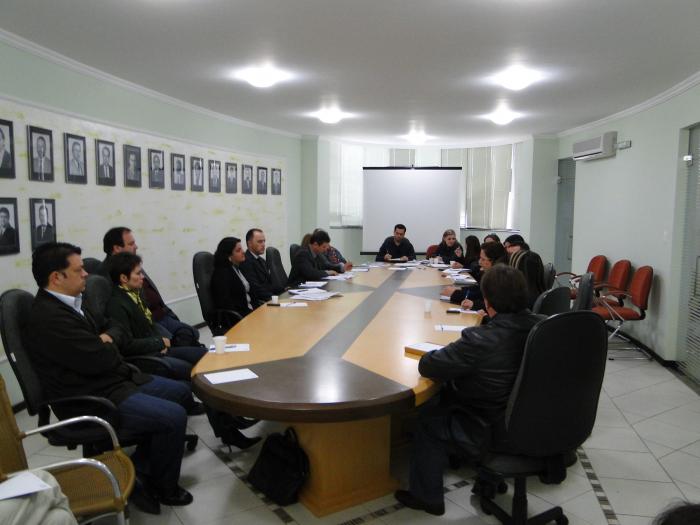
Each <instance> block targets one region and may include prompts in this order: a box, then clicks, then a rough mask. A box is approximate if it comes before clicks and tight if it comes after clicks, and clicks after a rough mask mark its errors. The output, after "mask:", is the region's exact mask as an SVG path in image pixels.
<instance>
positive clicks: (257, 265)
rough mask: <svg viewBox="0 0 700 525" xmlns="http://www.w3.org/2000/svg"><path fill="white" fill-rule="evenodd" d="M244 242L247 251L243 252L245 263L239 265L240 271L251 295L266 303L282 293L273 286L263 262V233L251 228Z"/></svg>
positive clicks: (266, 266) (268, 270)
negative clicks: (249, 288) (246, 281)
mask: <svg viewBox="0 0 700 525" xmlns="http://www.w3.org/2000/svg"><path fill="white" fill-rule="evenodd" d="M245 242H246V245H247V246H248V249H247V250H246V252H245V261H243V263H242V264H241V271H242V272H243V275H244V276H245V278H246V279H247V280H248V283H249V284H250V287H251V289H252V292H253V295H254V296H255V297H257V298H258V299H259V300H260V301H263V302H267V301H269V300H270V297H272V296H273V295H279V294H281V293H282V292H284V288H283V287H281V286H275V284H274V283H273V282H272V273H271V272H270V268H269V266H268V265H267V261H266V260H265V258H264V256H265V232H263V231H262V230H261V229H260V228H251V229H250V230H248V233H246V234H245Z"/></svg>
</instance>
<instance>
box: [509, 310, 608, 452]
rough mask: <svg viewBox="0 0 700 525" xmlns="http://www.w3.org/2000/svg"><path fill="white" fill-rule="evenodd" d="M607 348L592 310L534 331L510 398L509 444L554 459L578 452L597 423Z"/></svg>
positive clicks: (551, 320)
mask: <svg viewBox="0 0 700 525" xmlns="http://www.w3.org/2000/svg"><path fill="white" fill-rule="evenodd" d="M607 350H608V338H607V330H606V329H605V323H604V322H603V320H602V319H601V317H600V316H599V315H597V314H595V313H593V312H585V311H581V312H567V313H563V314H557V315H554V316H552V317H548V318H547V319H545V320H544V321H541V322H540V323H538V324H537V325H536V326H535V327H534V328H533V329H532V331H531V332H530V335H529V336H528V338H527V343H526V344H525V352H524V354H523V360H522V364H521V366H520V371H519V372H518V376H517V378H516V380H515V386H514V387H513V391H512V393H511V395H510V399H509V400H508V407H507V409H506V428H507V438H508V442H509V443H511V444H512V445H513V446H514V447H515V448H516V451H515V452H517V453H521V454H524V455H528V456H536V457H542V456H552V455H557V454H562V453H565V452H570V451H572V450H576V448H577V447H578V446H579V445H581V443H583V442H584V441H585V440H586V438H588V436H589V435H590V433H591V431H592V429H593V424H594V423H595V418H596V411H597V409H598V398H599V396H600V390H601V387H602V385H603V375H604V373H605V362H606V356H607Z"/></svg>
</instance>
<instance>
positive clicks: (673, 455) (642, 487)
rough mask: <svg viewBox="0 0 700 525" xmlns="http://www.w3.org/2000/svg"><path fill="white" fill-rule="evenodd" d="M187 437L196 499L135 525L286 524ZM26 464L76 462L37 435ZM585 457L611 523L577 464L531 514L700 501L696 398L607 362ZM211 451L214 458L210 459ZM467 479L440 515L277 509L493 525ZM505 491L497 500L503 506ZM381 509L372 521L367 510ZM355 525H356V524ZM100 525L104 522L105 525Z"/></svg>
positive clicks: (138, 517) (199, 422) (640, 368)
mask: <svg viewBox="0 0 700 525" xmlns="http://www.w3.org/2000/svg"><path fill="white" fill-rule="evenodd" d="M17 419H18V423H19V426H20V428H31V427H32V426H34V425H35V424H36V422H35V420H33V419H32V418H30V417H29V416H28V415H27V414H26V412H23V413H21V414H19V415H18V418H17ZM189 427H190V430H191V431H193V432H196V433H197V434H198V435H199V436H200V438H201V440H200V445H199V446H198V448H197V450H196V451H195V452H193V453H188V454H187V455H186V456H185V458H184V461H183V465H182V477H181V483H182V484H183V485H184V486H185V487H187V488H188V490H190V491H191V492H192V493H193V495H194V503H193V504H192V505H190V506H188V507H176V508H169V507H164V508H163V512H162V514H161V515H160V516H150V515H146V514H142V513H139V512H138V511H137V510H134V511H132V517H131V523H132V524H133V525H140V524H149V525H224V524H245V525H281V524H282V523H284V521H283V520H282V519H281V518H280V517H279V516H278V515H276V514H275V513H274V512H273V510H272V509H271V508H270V507H268V506H267V505H265V504H264V502H263V501H262V500H261V499H260V498H259V497H258V496H256V495H255V494H254V493H253V492H252V491H251V490H250V489H249V488H248V487H247V486H246V485H245V483H244V482H243V481H241V480H240V479H239V478H238V477H237V476H236V475H235V474H234V472H233V471H232V469H231V468H229V467H228V466H227V465H226V464H225V463H224V462H223V461H222V459H221V455H222V454H224V455H225V454H227V449H226V448H223V449H221V447H220V445H219V441H218V440H217V439H216V438H215V437H214V436H213V434H212V431H211V428H210V427H209V425H208V423H207V421H206V418H205V417H204V416H198V417H191V418H190V420H189ZM279 429H280V426H279V425H277V424H274V423H265V422H264V423H261V424H258V425H256V426H255V427H253V428H251V429H250V430H248V431H246V433H247V434H249V435H252V434H260V435H264V434H267V433H269V432H272V431H276V430H279ZM25 449H26V451H27V455H28V456H29V462H30V465H31V466H32V467H36V466H41V465H45V464H48V463H51V462H55V461H58V460H60V458H62V457H66V456H71V457H74V456H76V454H75V453H74V452H69V451H66V450H65V449H60V448H54V447H51V446H48V445H47V444H46V442H45V441H44V439H43V438H42V437H41V436H32V437H31V438H28V439H27V440H26V441H25ZM583 450H584V452H585V455H586V456H587V457H588V459H589V460H590V463H591V465H592V467H593V471H594V472H595V476H597V478H598V479H599V481H600V485H601V487H602V490H603V491H604V492H605V495H606V496H607V498H608V500H609V502H610V505H611V507H612V510H613V511H614V513H615V515H616V517H617V522H615V521H608V519H607V518H606V517H605V515H604V514H603V511H602V509H601V505H600V503H599V500H598V498H597V497H596V494H595V493H594V491H593V488H592V485H591V482H590V481H589V477H587V474H586V472H585V471H584V469H583V468H582V466H581V464H580V463H577V464H576V465H575V466H573V467H572V468H570V469H569V472H568V476H567V479H566V480H565V481H564V482H563V483H562V484H561V485H543V484H541V483H539V481H536V480H532V479H531V480H528V489H529V493H530V496H529V498H528V501H529V504H530V510H531V512H532V513H537V512H540V511H542V510H544V509H546V508H549V507H551V506H552V505H562V506H563V508H564V510H565V512H566V514H567V516H568V517H569V522H570V523H571V525H607V524H608V523H619V524H621V525H642V524H648V523H650V521H651V520H650V517H652V516H655V515H656V514H657V513H658V512H659V511H660V510H662V509H663V508H664V507H666V506H667V505H669V504H671V503H674V502H678V501H680V500H683V499H688V500H691V501H696V502H697V501H700V397H699V396H698V395H697V394H696V393H695V392H694V391H693V390H692V389H691V388H689V387H688V386H686V385H685V384H684V383H683V381H681V380H680V379H679V378H678V377H677V376H676V375H675V374H674V373H673V372H671V371H669V370H667V369H665V368H663V367H662V366H660V365H659V364H657V363H655V362H649V361H623V360H618V361H608V364H607V370H606V375H605V382H604V387H603V392H602V394H601V400H600V406H599V410H598V418H597V421H596V426H595V428H594V430H593V434H592V435H591V437H590V438H589V439H588V441H587V442H586V443H585V444H584V445H583ZM258 451H259V446H256V447H254V448H253V450H252V451H245V452H234V453H233V454H232V455H231V456H228V460H229V462H231V463H232V464H233V465H235V466H236V467H237V468H236V469H235V470H237V471H239V472H241V471H242V472H247V471H248V470H249V468H250V466H251V465H252V463H253V462H254V461H255V457H256V455H257V453H258ZM217 453H218V454H219V455H217ZM407 464H408V450H403V449H401V450H396V451H395V452H394V456H393V457H392V466H393V470H394V474H395V475H396V477H397V478H398V479H400V480H401V482H402V483H403V484H404V485H405V483H406V479H407V475H406V473H407ZM472 475H473V473H472V472H471V471H470V470H469V469H467V468H464V469H462V470H460V471H456V472H455V471H449V472H447V473H446V475H445V485H446V488H447V490H449V492H447V494H446V513H445V515H444V516H441V517H434V516H429V515H427V514H425V513H422V512H416V511H413V510H410V509H406V508H398V509H397V508H396V507H395V503H396V502H395V501H394V499H393V497H392V496H391V495H388V496H385V497H383V498H380V499H378V500H374V501H370V502H367V503H365V504H363V505H358V506H356V507H353V508H351V509H348V510H345V511H342V512H338V513H336V514H333V515H331V516H327V517H325V518H323V519H317V518H315V517H314V516H313V515H312V514H311V513H310V512H309V511H307V510H306V509H305V508H304V507H303V506H302V505H300V504H296V505H291V506H288V507H285V509H284V510H285V511H286V513H287V514H288V515H289V517H291V519H292V520H293V521H291V522H290V521H288V523H296V524H298V525H307V524H340V523H344V522H349V521H351V520H353V521H352V522H353V523H354V524H359V523H376V524H389V523H391V524H397V523H401V524H418V523H420V524H430V523H460V524H465V525H482V524H492V525H493V524H495V523H498V522H497V521H496V520H495V519H494V518H493V517H489V516H485V515H484V514H483V513H482V512H481V509H480V508H479V507H478V505H477V502H476V501H475V500H474V498H473V497H471V492H470V490H471V483H470V484H469V485H467V486H463V487H461V488H456V487H455V484H458V485H459V482H460V481H461V480H464V479H466V480H468V481H470V480H471V477H472ZM510 494H512V491H509V494H506V495H504V496H499V501H506V500H509V498H510ZM380 509H385V511H386V512H385V513H381V515H380V516H377V515H376V514H373V513H374V512H375V511H378V510H380ZM357 518H362V520H357ZM112 522H113V521H111V519H109V518H107V519H104V520H102V521H101V524H102V525H106V524H109V523H112Z"/></svg>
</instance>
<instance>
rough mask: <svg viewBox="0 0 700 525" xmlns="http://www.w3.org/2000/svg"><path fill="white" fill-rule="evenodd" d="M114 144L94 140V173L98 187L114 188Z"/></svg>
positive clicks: (115, 180)
mask: <svg viewBox="0 0 700 525" xmlns="http://www.w3.org/2000/svg"><path fill="white" fill-rule="evenodd" d="M115 165H116V164H115V157H114V142H108V141H106V140H100V139H95V173H96V174H97V185H98V186H116V183H117V178H116V177H115V176H114V174H115V170H114V166H115Z"/></svg>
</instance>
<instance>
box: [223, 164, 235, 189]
mask: <svg viewBox="0 0 700 525" xmlns="http://www.w3.org/2000/svg"><path fill="white" fill-rule="evenodd" d="M237 192H238V164H236V163H235V162H227V163H226V193H237Z"/></svg>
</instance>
